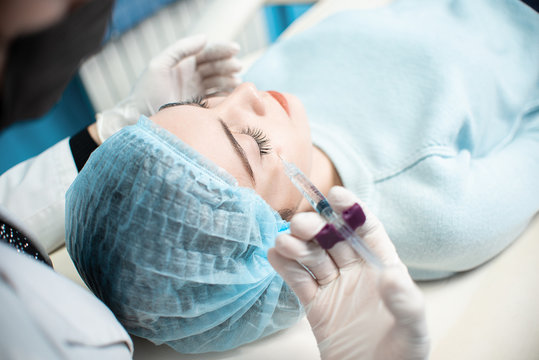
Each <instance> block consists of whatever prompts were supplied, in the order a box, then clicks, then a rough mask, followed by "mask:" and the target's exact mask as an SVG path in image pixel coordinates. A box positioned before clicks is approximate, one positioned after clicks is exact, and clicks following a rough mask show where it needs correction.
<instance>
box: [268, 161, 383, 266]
mask: <svg viewBox="0 0 539 360" xmlns="http://www.w3.org/2000/svg"><path fill="white" fill-rule="evenodd" d="M279 159H280V160H281V162H282V164H283V167H284V170H285V174H286V175H287V176H288V177H289V178H290V181H291V182H292V184H294V186H295V187H296V188H297V189H298V190H299V191H300V192H301V194H302V195H303V197H305V199H306V200H307V201H308V202H309V204H310V205H311V206H312V207H313V209H314V210H316V212H317V213H318V214H320V216H322V218H324V220H326V221H327V223H328V224H331V225H333V226H334V227H335V229H336V230H337V232H338V233H339V234H340V235H341V236H342V238H343V239H345V241H347V242H348V243H349V244H350V246H352V248H353V249H354V250H355V251H356V252H357V253H358V254H359V255H360V256H361V257H362V258H363V259H364V260H365V261H366V262H368V263H370V264H371V265H373V266H375V267H376V268H380V269H381V268H382V267H383V264H382V262H381V261H380V260H379V259H378V258H377V257H376V255H374V254H373V253H372V251H371V250H370V249H369V248H368V247H367V245H365V243H364V241H363V239H362V238H361V237H360V236H359V235H358V234H356V232H355V231H354V230H353V229H352V228H351V227H350V225H348V223H346V221H344V219H343V218H342V217H341V216H339V215H338V214H337V213H336V212H335V211H334V210H333V208H332V207H331V205H330V204H329V202H328V200H327V199H326V197H325V196H324V195H323V194H322V192H320V190H318V188H317V187H316V186H314V184H313V183H312V182H311V181H310V180H309V179H308V178H307V176H305V174H304V173H303V172H302V171H301V170H300V169H299V168H298V167H297V166H296V165H294V164H293V163H290V162H288V161H286V160H284V159H283V158H281V157H280V156H279Z"/></svg>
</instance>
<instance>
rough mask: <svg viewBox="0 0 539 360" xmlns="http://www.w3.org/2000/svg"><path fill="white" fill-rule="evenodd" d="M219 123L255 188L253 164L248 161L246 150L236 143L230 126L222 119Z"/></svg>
mask: <svg viewBox="0 0 539 360" xmlns="http://www.w3.org/2000/svg"><path fill="white" fill-rule="evenodd" d="M219 122H220V123H221V127H222V128H223V131H224V132H225V134H226V137H227V138H228V140H229V141H230V144H232V147H233V148H234V151H236V154H238V156H239V158H240V160H241V163H242V164H243V167H244V168H245V171H247V174H249V177H250V178H251V182H252V184H253V186H254V185H255V184H256V182H255V176H254V173H253V169H252V168H251V164H250V163H249V160H248V159H247V156H246V155H245V150H243V148H242V147H241V145H240V144H239V143H238V142H237V141H236V138H235V137H234V135H232V132H231V131H230V129H229V128H228V126H227V125H226V124H225V122H224V121H223V120H221V119H219Z"/></svg>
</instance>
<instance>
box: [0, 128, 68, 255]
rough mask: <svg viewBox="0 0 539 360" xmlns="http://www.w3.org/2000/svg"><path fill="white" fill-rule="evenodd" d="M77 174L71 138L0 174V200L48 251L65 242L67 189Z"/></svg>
mask: <svg viewBox="0 0 539 360" xmlns="http://www.w3.org/2000/svg"><path fill="white" fill-rule="evenodd" d="M76 176H77V167H76V165H75V162H74V160H73V156H72V154H71V149H70V146H69V138H66V139H64V140H62V141H60V142H59V143H57V144H56V145H54V146H52V147H50V148H49V149H47V150H45V151H44V152H43V153H41V154H39V155H37V156H35V157H33V158H31V159H28V160H26V161H24V162H22V163H20V164H18V165H16V166H14V167H12V168H11V169H9V170H8V171H6V172H5V173H4V174H2V175H1V176H0V204H2V205H3V206H4V207H5V208H6V209H7V210H8V211H9V212H10V213H11V214H12V215H13V216H14V217H16V218H17V219H18V220H20V221H21V222H22V223H24V224H25V226H26V227H27V228H28V230H30V231H31V232H32V233H33V234H36V236H37V239H36V240H37V241H38V242H39V244H40V245H42V247H43V248H45V250H46V251H47V253H51V252H52V251H53V250H55V249H56V248H58V247H60V246H62V245H63V244H64V236H65V218H64V211H65V193H66V191H67V189H68V188H69V186H70V185H71V183H72V182H73V180H74V179H75V177H76Z"/></svg>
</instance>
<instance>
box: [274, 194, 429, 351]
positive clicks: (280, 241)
mask: <svg viewBox="0 0 539 360" xmlns="http://www.w3.org/2000/svg"><path fill="white" fill-rule="evenodd" d="M328 200H329V202H330V204H331V205H332V207H333V208H334V210H335V211H337V212H338V213H342V212H343V211H345V210H346V209H349V208H350V207H351V206H352V205H353V204H354V203H358V204H359V205H360V206H361V208H362V209H363V211H364V214H365V216H366V221H365V223H364V224H363V225H362V226H360V227H358V228H357V230H356V232H357V233H358V234H359V235H360V236H361V237H362V238H363V239H364V240H365V242H366V243H367V245H368V246H369V247H370V248H371V249H372V251H373V252H374V253H375V254H376V255H377V256H378V257H379V259H381V261H382V262H383V263H384V264H385V265H386V268H385V269H384V270H383V271H381V270H377V269H375V268H373V267H372V266H370V265H368V264H366V263H365V262H364V261H363V260H362V259H361V258H360V257H359V255H357V254H356V253H355V251H354V250H353V249H352V248H351V247H350V246H349V245H348V243H346V242H345V241H341V242H338V243H337V244H335V245H334V246H333V247H332V248H331V249H329V250H324V249H322V248H321V247H320V245H318V243H317V241H312V240H313V238H314V236H315V235H316V234H318V232H319V231H320V230H321V229H322V228H323V227H324V225H325V222H324V220H323V219H322V218H321V217H320V216H319V215H318V214H316V213H299V214H296V215H295V216H294V217H293V218H292V221H291V223H290V231H291V234H290V235H288V234H283V235H280V236H279V237H277V239H276V244H275V248H272V249H270V250H269V252H268V259H269V261H270V263H271V264H272V265H273V267H274V268H275V270H276V271H277V272H278V273H279V274H280V275H281V276H282V277H283V279H284V280H285V281H286V282H287V283H288V285H289V286H290V287H291V288H292V290H294V292H295V293H296V295H297V296H298V297H299V299H300V301H301V303H302V304H303V305H304V307H305V310H306V313H307V319H308V320H309V323H310V324H311V327H312V330H313V332H314V335H315V337H316V340H317V343H318V348H319V350H320V354H321V357H322V359H324V360H327V359H336V360H345V359H354V360H356V359H362V360H364V359H376V360H394V359H401V360H404V359H406V360H409V359H427V358H428V353H429V344H430V342H429V337H428V332H427V327H426V321H425V309H424V308H425V305H424V299H423V295H422V293H421V291H420V290H419V288H418V287H417V286H416V285H415V284H414V282H413V281H412V279H411V277H410V275H409V274H408V271H407V269H406V267H405V265H404V264H403V263H402V262H401V261H400V259H399V257H398V255H397V253H396V251H395V247H394V246H393V244H392V243H391V240H390V239H389V237H388V235H387V233H386V232H385V230H384V228H383V226H382V224H381V223H380V221H379V220H378V219H377V218H376V217H375V216H374V215H373V214H372V213H370V212H369V210H368V209H367V208H366V206H365V205H364V204H363V203H361V202H360V201H359V200H358V199H357V198H356V197H355V196H354V195H353V194H352V193H351V192H349V191H348V190H346V189H344V188H342V187H334V188H332V189H331V191H330V193H329V196H328ZM298 262H300V263H301V264H303V265H304V266H305V267H307V268H308V269H309V271H310V272H311V273H312V274H313V276H314V277H316V279H315V278H313V276H311V274H310V273H309V272H308V271H307V270H306V269H305V268H304V267H303V266H301V265H300V264H299V263H298Z"/></svg>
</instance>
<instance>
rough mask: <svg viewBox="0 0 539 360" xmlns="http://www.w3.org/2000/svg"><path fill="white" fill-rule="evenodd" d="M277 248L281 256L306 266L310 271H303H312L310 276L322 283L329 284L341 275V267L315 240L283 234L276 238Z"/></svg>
mask: <svg viewBox="0 0 539 360" xmlns="http://www.w3.org/2000/svg"><path fill="white" fill-rule="evenodd" d="M275 249H276V250H277V252H278V253H279V254H280V255H281V256H283V257H285V258H287V259H289V260H295V261H297V262H299V263H300V264H301V265H303V266H304V267H306V268H307V269H308V271H307V270H306V269H304V270H303V271H305V272H306V273H307V274H309V273H310V274H309V276H313V277H314V278H315V280H316V282H317V283H318V284H320V285H325V284H328V283H330V282H331V281H333V280H334V279H336V278H337V277H338V276H339V268H338V267H337V266H336V264H335V263H334V262H333V259H332V258H331V257H330V256H329V254H328V253H327V252H326V251H325V250H324V249H322V248H321V247H320V246H319V245H318V244H317V243H316V242H315V241H303V240H301V239H298V238H296V237H294V236H292V235H288V234H282V235H279V236H278V237H277V239H276V240H275Z"/></svg>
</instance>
